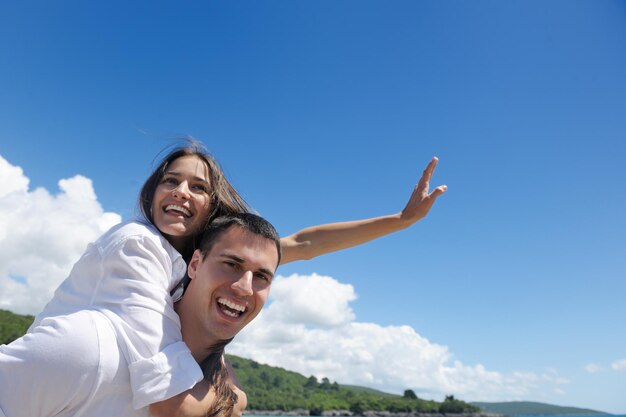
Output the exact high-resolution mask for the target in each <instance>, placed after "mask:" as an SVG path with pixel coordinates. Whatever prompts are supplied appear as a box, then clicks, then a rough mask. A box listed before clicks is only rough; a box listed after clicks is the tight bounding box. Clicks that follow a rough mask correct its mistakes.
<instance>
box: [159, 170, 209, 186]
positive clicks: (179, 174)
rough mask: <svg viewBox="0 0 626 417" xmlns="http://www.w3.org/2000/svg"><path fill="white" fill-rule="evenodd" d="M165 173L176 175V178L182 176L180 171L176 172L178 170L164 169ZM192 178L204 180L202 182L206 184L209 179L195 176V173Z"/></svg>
mask: <svg viewBox="0 0 626 417" xmlns="http://www.w3.org/2000/svg"><path fill="white" fill-rule="evenodd" d="M165 175H171V176H173V177H177V178H179V177H182V176H183V174H182V173H180V172H178V171H166V172H165ZM192 178H193V179H194V180H195V181H200V182H204V183H206V184H208V183H209V180H207V179H206V178H200V177H196V176H195V175H194V176H193V177H192Z"/></svg>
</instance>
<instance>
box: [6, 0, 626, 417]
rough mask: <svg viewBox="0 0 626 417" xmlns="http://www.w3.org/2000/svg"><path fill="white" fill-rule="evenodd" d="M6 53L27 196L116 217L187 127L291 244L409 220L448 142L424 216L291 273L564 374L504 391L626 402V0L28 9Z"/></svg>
mask: <svg viewBox="0 0 626 417" xmlns="http://www.w3.org/2000/svg"><path fill="white" fill-rule="evenodd" d="M0 60H1V61H0V62H2V64H1V65H0V156H2V158H4V159H5V160H6V161H7V162H8V164H9V165H10V166H13V167H21V168H22V170H23V175H24V176H25V177H27V178H28V179H29V180H30V185H29V191H28V192H29V193H31V194H32V193H33V191H34V190H35V189H37V188H38V187H41V188H42V189H45V190H47V192H48V193H50V194H51V195H52V196H55V195H61V194H63V192H62V191H60V190H59V186H58V184H57V183H58V182H59V180H61V179H67V178H71V177H73V176H75V175H81V176H84V177H86V178H89V179H90V180H92V181H93V190H94V192H95V194H96V196H97V202H98V203H99V204H100V205H101V207H102V209H103V210H104V211H106V212H112V213H117V214H119V215H120V216H121V218H124V219H126V218H129V217H132V216H133V215H134V213H135V207H136V204H135V202H136V195H137V193H138V189H139V187H140V186H141V184H142V182H143V180H144V179H145V177H146V176H147V174H148V173H149V171H150V169H151V167H152V162H153V158H154V157H155V156H156V155H157V153H158V152H159V151H160V150H161V149H163V148H164V147H165V146H167V145H168V144H169V143H170V141H171V139H173V138H175V137H178V136H182V135H193V136H194V137H196V138H198V139H200V140H202V141H203V142H204V143H205V144H206V145H207V147H208V148H209V149H211V151H212V152H213V153H214V155H215V156H216V157H217V159H218V160H219V161H220V163H221V164H222V166H223V167H224V169H225V171H226V172H227V174H228V176H229V177H230V179H231V180H232V182H233V183H234V184H235V185H236V187H237V188H238V189H239V190H240V192H241V193H242V194H243V195H244V196H245V197H246V199H247V200H248V201H249V202H250V203H251V204H252V205H253V206H254V207H255V208H256V209H257V210H258V211H259V212H260V213H261V214H262V215H264V216H266V217H267V218H268V219H270V220H271V221H272V222H273V223H274V224H275V225H276V227H277V228H278V230H279V231H280V232H281V234H285V235H286V234H290V233H293V232H295V231H297V230H298V229H300V228H302V227H305V226H308V225H313V224H318V223H324V222H331V221H339V220H349V219H355V218H364V217H371V216H376V215H383V214H390V213H393V212H397V211H399V210H400V209H401V208H402V207H403V205H404V203H405V202H406V200H407V199H408V196H409V193H410V191H411V189H412V187H413V185H414V183H415V182H416V181H417V179H418V178H419V175H420V173H421V170H422V169H423V167H424V166H425V165H426V163H427V162H428V160H429V159H430V158H431V157H432V156H433V155H437V156H438V157H439V158H440V163H439V166H438V168H437V171H436V173H435V178H434V180H433V185H439V184H447V185H448V187H449V191H448V192H447V193H446V194H445V195H444V196H443V197H442V198H441V200H440V201H438V202H437V204H436V206H435V208H434V209H433V211H432V212H431V214H430V215H429V216H428V217H427V218H426V219H425V220H423V221H422V222H420V223H419V224H417V225H415V226H414V227H412V228H410V229H408V230H404V231H402V232H399V233H397V234H395V235H392V236H388V237H385V238H382V239H380V240H378V241H376V242H372V243H370V244H368V245H365V246H363V247H359V248H354V249H351V250H348V251H345V252H341V253H336V254H331V255H327V256H324V257H321V258H319V259H316V260H312V261H308V262H297V263H294V264H290V265H286V266H285V267H283V268H281V270H280V273H281V274H282V275H284V276H290V275H293V274H296V275H301V276H310V275H312V274H314V273H316V274H320V275H323V276H329V277H332V278H333V279H334V280H335V281H336V282H339V283H343V284H350V285H352V286H353V289H354V292H355V294H356V295H357V298H356V299H355V300H353V301H350V308H351V309H352V311H353V315H354V317H355V320H356V322H358V323H375V324H376V325H378V326H381V327H382V328H388V327H389V326H392V327H393V326H401V325H408V326H410V327H411V328H412V329H414V331H415V332H417V333H418V334H419V335H421V337H423V338H426V339H428V341H430V342H431V343H434V344H437V345H438V346H445V347H447V349H449V352H450V354H451V357H450V362H449V365H450V366H451V367H454V361H459V362H461V363H462V364H464V365H466V366H471V367H475V366H478V365H479V364H480V365H482V366H484V368H485V369H487V370H489V371H493V372H497V373H499V374H501V375H504V376H506V375H509V376H510V375H517V374H518V373H519V374H524V375H534V376H535V377H537V378H538V379H541V378H542V376H543V377H544V379H545V380H546V381H548V380H550V378H553V379H554V381H552V382H553V383H554V384H553V385H551V388H550V389H549V390H539V389H536V390H535V391H533V390H529V391H524V392H522V394H511V395H510V398H508V399H525V400H537V401H544V402H551V403H555V404H564V405H572V406H580V407H589V408H595V409H600V410H603V411H609V412H615V413H626V400H625V399H624V395H623V392H624V389H625V388H626V361H625V360H626V331H625V330H626V328H625V326H624V317H626V307H625V306H624V305H625V304H624V302H623V298H624V294H626V261H625V260H624V256H623V254H624V253H625V252H626V241H625V239H624V231H625V230H626V216H624V212H625V210H624V209H625V208H626V191H625V190H626V187H625V185H626V169H625V168H624V162H623V161H624V160H625V159H626V118H625V117H624V115H625V114H626V77H625V76H624V74H626V2H624V1H591V0H589V1H579V0H575V1H475V2H470V1H425V2H421V1H391V2H383V1H344V0H340V1H317V2H312V1H298V2H296V1H264V2H261V1H257V2H244V1H239V2H225V1H214V2H182V3H177V4H174V3H172V2H144V1H137V2H132V3H131V4H129V3H128V2H119V1H112V2H106V3H101V4H94V3H86V2H78V1H67V2H63V3H51V2H44V1H31V2H21V3H17V2H13V3H7V4H3V5H2V6H0ZM9 188H10V187H9ZM31 194H29V195H31ZM3 205H4V209H6V207H9V205H10V204H9V203H8V202H7V199H6V197H5V200H4V202H3V201H2V200H1V199H0V209H3V207H2V206H3ZM22 220H23V221H28V220H30V219H22ZM0 226H2V227H4V228H6V229H5V230H0V239H2V240H4V244H5V245H8V244H9V243H8V242H9V240H8V238H7V237H6V236H7V234H13V233H15V230H16V229H15V227H17V226H16V224H11V225H9V224H8V223H7V224H2V225H0ZM32 242H33V244H32V245H31V246H29V250H34V251H37V250H43V249H41V248H37V246H38V245H36V243H35V242H36V240H35V237H34V236H33V240H32ZM33 248H35V249H33ZM1 273H2V271H0V274H1ZM5 273H6V274H8V275H7V276H9V275H10V277H12V278H11V279H13V281H19V280H22V281H24V280H25V279H23V278H20V274H18V273H16V272H11V271H9V272H5ZM333 285H334V284H333ZM7 288H8V287H7ZM0 290H1V289H0ZM251 355H253V354H252V353H251ZM472 369H478V368H472ZM313 372H314V370H312V371H310V372H309V373H313ZM320 372H321V371H320ZM397 372H401V370H397ZM305 373H306V372H305ZM331 376H332V375H331ZM530 379H532V378H530ZM555 381H556V382H555ZM339 382H343V381H342V380H339ZM549 382H550V381H549ZM378 387H381V386H380V385H378ZM382 388H384V386H383V387H382ZM416 388H419V387H416ZM431 388H432V387H431ZM443 390H444V388H441V392H443ZM424 392H428V389H427V388H424ZM432 392H437V393H439V391H437V389H434V388H432ZM449 393H452V394H456V393H455V392H449ZM467 393H471V391H462V390H461V391H460V392H459V393H458V394H457V395H458V396H459V397H461V398H463V399H467V400H481V399H483V398H480V396H479V395H475V394H467ZM437 395H439V394H437ZM437 395H435V394H433V397H437ZM503 395H504V394H501V395H500V396H499V397H498V396H494V397H493V398H496V397H497V398H499V399H500V398H503ZM520 397H523V398H520ZM435 399H441V398H435Z"/></svg>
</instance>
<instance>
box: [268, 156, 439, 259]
mask: <svg viewBox="0 0 626 417" xmlns="http://www.w3.org/2000/svg"><path fill="white" fill-rule="evenodd" d="M437 162H438V159H437V158H436V157H434V158H433V159H432V160H431V161H430V162H429V163H428V166H427V167H426V169H425V170H424V172H423V174H422V177H421V178H420V180H419V181H418V183H417V185H416V186H415V188H414V189H413V193H412V194H411V198H409V201H408V203H407V204H406V206H405V207H404V209H403V210H402V211H401V212H399V213H396V214H390V215H387V216H381V217H374V218H371V219H364V220H354V221H348V222H340V223H329V224H323V225H319V226H313V227H307V228H306V229H302V230H300V231H299V232H296V233H294V234H293V235H290V236H287V237H284V238H282V239H281V240H280V243H281V245H282V247H283V256H282V260H281V264H285V263H287V262H293V261H299V260H303V259H311V258H315V257H316V256H319V255H323V254H325V253H329V252H335V251H338V250H341V249H346V248H350V247H353V246H357V245H360V244H362V243H365V242H369V241H370V240H373V239H376V238H378V237H381V236H384V235H387V234H390V233H393V232H397V231H398V230H402V229H405V228H407V227H409V226H411V225H412V224H413V223H415V222H417V221H418V220H420V219H422V218H423V217H424V216H426V214H428V212H429V211H430V209H431V207H432V206H433V204H434V202H435V200H436V199H437V198H438V197H439V196H440V195H441V194H443V193H444V192H445V191H446V190H447V189H448V187H447V186H445V185H441V186H439V187H437V188H435V189H434V190H433V191H432V192H429V187H430V179H431V178H432V176H433V172H434V171H435V167H436V166H437Z"/></svg>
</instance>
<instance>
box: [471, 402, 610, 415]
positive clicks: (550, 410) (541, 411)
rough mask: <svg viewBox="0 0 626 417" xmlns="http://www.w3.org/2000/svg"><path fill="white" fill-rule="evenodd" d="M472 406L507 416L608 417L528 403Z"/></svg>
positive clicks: (477, 404) (482, 403) (571, 408)
mask: <svg viewBox="0 0 626 417" xmlns="http://www.w3.org/2000/svg"><path fill="white" fill-rule="evenodd" d="M471 404H472V405H475V406H476V407H479V408H480V409H481V410H484V411H487V412H490V413H497V414H505V415H507V416H583V415H584V416H602V415H609V414H608V413H604V412H602V411H596V410H587V409H584V408H576V407H561V406H558V405H551V404H544V403H536V402H530V401H511V402H503V403H485V402H473V403H471Z"/></svg>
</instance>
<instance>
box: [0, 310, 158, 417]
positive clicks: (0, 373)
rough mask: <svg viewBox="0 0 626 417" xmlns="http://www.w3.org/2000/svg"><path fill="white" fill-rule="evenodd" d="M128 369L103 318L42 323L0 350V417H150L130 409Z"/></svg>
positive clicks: (82, 314)
mask: <svg viewBox="0 0 626 417" xmlns="http://www.w3.org/2000/svg"><path fill="white" fill-rule="evenodd" d="M128 369H129V368H128V364H127V362H126V359H125V357H124V355H123V354H122V352H121V351H120V349H119V348H118V346H117V343H116V336H115V330H114V329H113V327H112V326H111V324H110V322H109V320H108V319H107V318H106V317H105V316H104V315H103V314H102V313H100V312H98V311H93V310H91V311H90V310H82V311H78V312H76V313H73V314H69V315H67V316H56V317H50V318H46V319H43V320H42V321H41V324H40V325H39V326H37V327H35V328H34V329H33V331H32V332H29V333H27V334H26V335H24V336H23V337H21V338H19V339H17V340H16V341H14V342H13V343H11V344H9V345H2V346H0V416H2V417H22V416H37V417H53V416H54V417H111V416H120V417H121V416H124V417H149V415H150V412H149V409H148V407H147V406H146V407H142V408H140V409H138V410H135V409H134V408H133V406H132V397H133V395H132V392H131V390H130V389H129V383H130V374H129V371H128Z"/></svg>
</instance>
